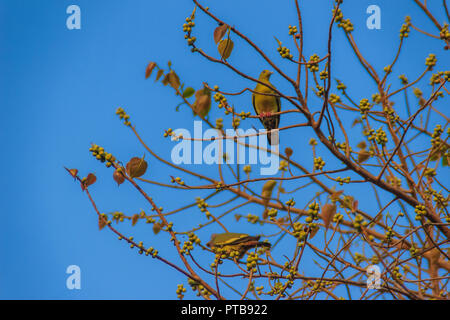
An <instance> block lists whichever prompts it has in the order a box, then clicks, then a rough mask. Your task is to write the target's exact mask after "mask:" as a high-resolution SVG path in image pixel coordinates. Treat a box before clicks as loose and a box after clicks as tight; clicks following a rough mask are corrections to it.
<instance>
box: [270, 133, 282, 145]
mask: <svg viewBox="0 0 450 320" xmlns="http://www.w3.org/2000/svg"><path fill="white" fill-rule="evenodd" d="M273 137H274V138H275V141H274V142H276V144H279V143H280V140H279V134H278V132H277V130H275V131H274V132H273ZM267 141H268V142H269V145H270V146H271V145H272V130H268V131H267Z"/></svg>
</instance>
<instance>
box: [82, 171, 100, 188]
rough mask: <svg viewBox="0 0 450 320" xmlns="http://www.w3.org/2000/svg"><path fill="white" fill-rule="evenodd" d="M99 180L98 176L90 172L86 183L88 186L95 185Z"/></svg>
mask: <svg viewBox="0 0 450 320" xmlns="http://www.w3.org/2000/svg"><path fill="white" fill-rule="evenodd" d="M95 181H97V177H96V176H95V174H93V173H89V174H88V176H87V177H86V182H85V183H84V184H85V186H86V187H89V186H90V185H93V184H94V183H95Z"/></svg>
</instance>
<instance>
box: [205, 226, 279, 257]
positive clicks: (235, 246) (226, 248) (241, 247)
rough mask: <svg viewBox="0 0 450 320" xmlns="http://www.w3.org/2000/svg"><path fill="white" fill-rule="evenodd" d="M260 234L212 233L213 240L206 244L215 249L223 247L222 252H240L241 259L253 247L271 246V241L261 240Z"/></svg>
mask: <svg viewBox="0 0 450 320" xmlns="http://www.w3.org/2000/svg"><path fill="white" fill-rule="evenodd" d="M259 238H260V236H250V235H248V234H245V233H233V232H226V233H219V234H216V233H215V234H213V235H211V240H210V241H209V242H208V243H207V244H206V245H207V246H208V247H209V248H211V249H212V250H213V251H215V250H217V249H221V251H222V252H225V253H227V254H228V255H229V254H230V253H231V252H236V251H237V252H239V255H238V259H241V258H242V257H243V256H244V254H245V253H246V252H247V251H248V250H249V249H251V248H255V247H260V246H264V247H269V248H270V243H268V242H262V241H259Z"/></svg>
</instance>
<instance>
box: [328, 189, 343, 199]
mask: <svg viewBox="0 0 450 320" xmlns="http://www.w3.org/2000/svg"><path fill="white" fill-rule="evenodd" d="M342 193H344V190H339V191H336V192H334V193H332V194H331V196H330V198H331V200H333V201H337V200H339V197H340V196H341V194H342Z"/></svg>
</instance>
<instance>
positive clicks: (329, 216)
mask: <svg viewBox="0 0 450 320" xmlns="http://www.w3.org/2000/svg"><path fill="white" fill-rule="evenodd" d="M335 214H336V205H335V204H330V203H326V204H325V205H324V206H323V207H322V219H323V223H324V225H325V228H327V229H328V227H329V226H330V223H331V221H333V217H334V215H335Z"/></svg>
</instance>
